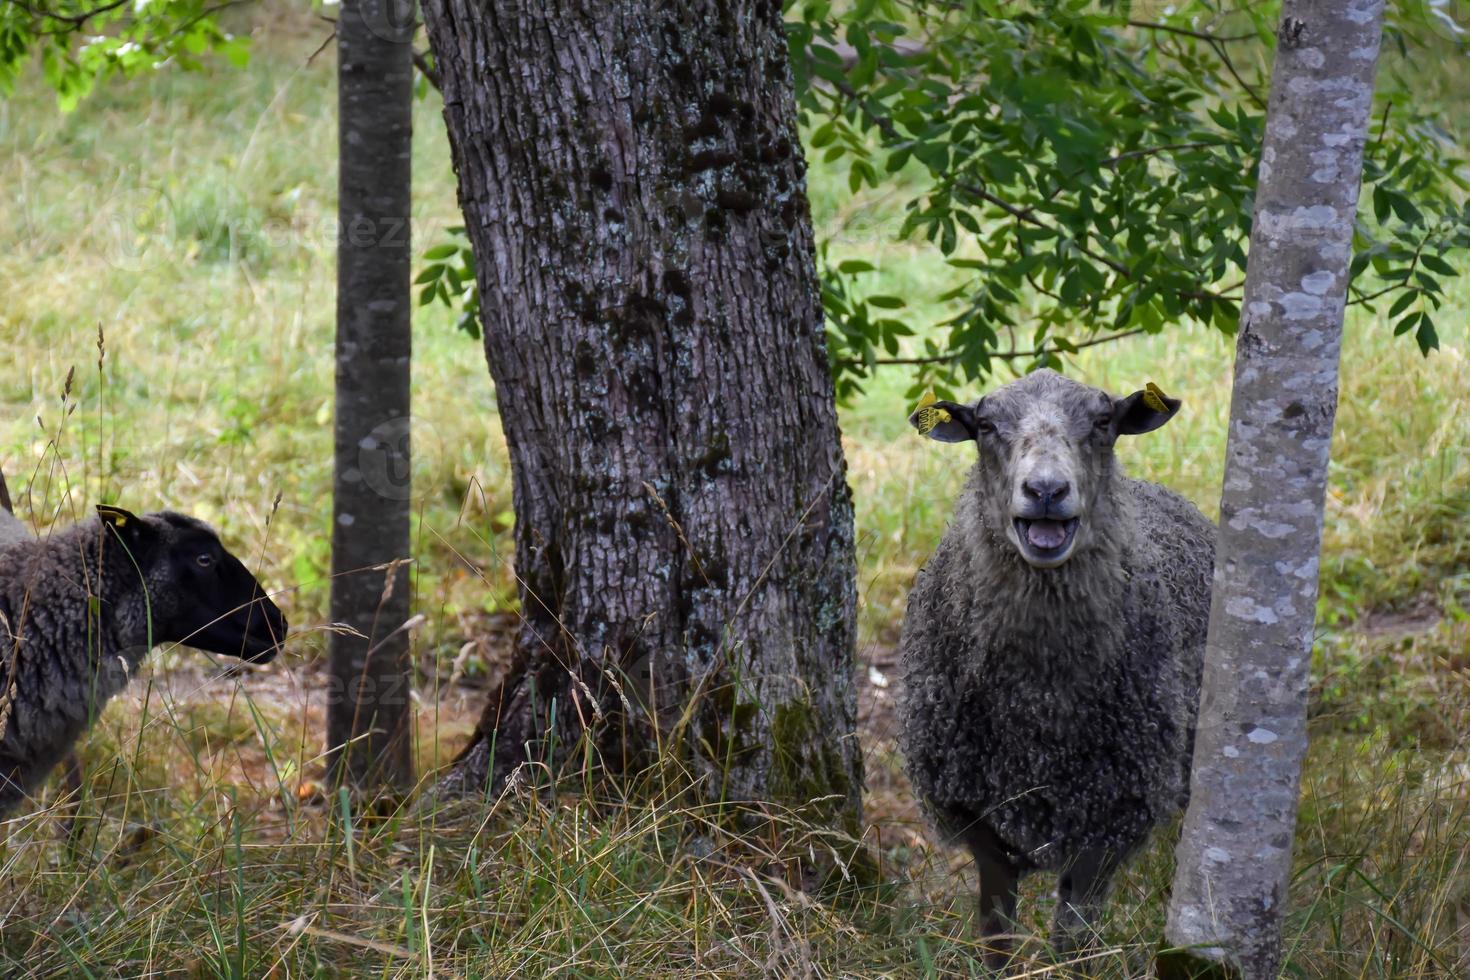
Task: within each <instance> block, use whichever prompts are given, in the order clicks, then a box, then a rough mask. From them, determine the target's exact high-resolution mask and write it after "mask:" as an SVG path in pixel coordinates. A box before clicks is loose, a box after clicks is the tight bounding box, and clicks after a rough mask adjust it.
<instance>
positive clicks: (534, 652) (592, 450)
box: [425, 0, 861, 826]
mask: <svg viewBox="0 0 1470 980" xmlns="http://www.w3.org/2000/svg"><path fill="white" fill-rule="evenodd" d="M425 15H426V16H425V19H426V22H427V25H428V29H429V38H430V42H431V44H432V46H433V50H434V54H435V59H436V65H437V68H438V71H439V73H440V76H441V84H442V91H443V94H444V103H445V106H444V114H445V120H446V122H447V124H448V129H449V136H450V143H451V146H452V148H453V154H454V164H455V170H456V171H457V173H458V175H459V196H460V204H461V206H462V207H463V209H464V213H465V222H466V226H467V228H468V232H469V235H470V238H471V241H472V243H473V246H474V250H475V255H476V264H477V272H478V281H479V287H480V291H481V304H482V309H483V314H484V327H485V330H484V336H485V353H486V356H487V359H488V361H489V365H490V371H491V374H492V375H493V376H494V380H495V385H496V394H497V399H498V402H499V408H500V417H501V424H502V425H503V426H504V428H505V433H506V441H507V444H508V447H509V451H510V459H511V467H512V473H513V477H514V495H515V511H516V565H517V571H518V574H519V577H520V580H521V603H522V626H521V629H520V633H519V636H518V639H517V646H518V651H519V655H520V656H519V658H518V665H517V668H516V670H515V671H513V673H512V675H511V677H510V678H509V680H508V681H507V682H506V684H505V685H504V686H503V688H502V690H500V691H498V692H496V693H495V694H494V695H493V696H492V697H491V700H490V703H489V704H488V705H487V708H486V711H485V714H484V717H483V719H482V720H481V723H480V727H479V731H478V732H477V734H476V737H475V740H474V741H473V742H472V744H471V745H470V746H469V748H468V749H467V750H466V752H465V753H464V755H463V756H462V757H461V758H460V760H459V762H458V764H457V768H456V769H455V771H454V772H453V773H452V775H451V776H450V777H449V778H448V780H447V782H446V786H448V787H459V788H464V787H478V786H483V785H485V784H487V782H488V784H490V785H494V784H495V783H496V782H498V781H499V780H501V779H503V778H504V777H505V776H506V775H507V774H508V773H509V772H510V771H512V770H513V769H514V768H515V767H516V766H518V765H519V764H521V763H523V762H525V761H527V760H528V758H529V759H534V760H545V761H549V762H550V763H551V764H552V766H553V768H555V767H557V766H559V765H560V764H561V763H562V762H563V761H564V760H565V758H566V755H567V750H568V749H569V747H571V746H573V745H574V744H576V743H577V742H578V740H579V739H581V738H582V736H583V734H584V733H589V732H588V730H589V727H590V733H589V734H590V739H589V741H588V742H584V743H582V745H583V746H588V745H590V746H591V747H593V748H594V749H595V750H596V752H597V753H598V755H599V761H600V764H601V765H603V766H605V767H607V768H609V769H612V770H625V771H626V770H636V769H637V768H638V767H640V766H641V765H643V764H644V763H645V762H646V761H647V760H648V758H649V757H650V755H651V753H652V749H653V746H654V735H655V733H661V734H662V735H663V736H664V737H665V738H666V739H667V740H668V743H669V744H671V745H672V747H673V749H674V750H675V751H676V752H680V753H682V755H683V758H684V759H685V760H686V761H687V763H688V765H689V766H690V767H691V769H692V771H693V772H695V773H696V774H697V775H698V776H699V777H701V778H702V780H703V785H704V788H705V791H706V792H707V794H708V795H709V796H710V797H712V798H723V799H734V800H756V799H779V800H784V801H792V800H796V801H807V800H811V799H819V798H824V797H825V798H827V803H828V805H829V807H830V808H831V809H832V810H834V811H838V812H842V813H845V814H846V815H847V816H848V817H850V818H852V820H853V825H854V826H855V823H856V817H857V815H858V812H859V809H858V808H859V792H860V789H861V773H860V765H861V762H860V756H859V753H858V747H857V744H856V740H855V737H854V735H853V730H854V725H855V715H856V710H855V689H854V686H853V678H852V643H853V618H854V605H855V598H854V580H853V579H854V558H853V524H852V505H851V498H850V495H849V492H848V488H847V483H846V475H845V472H846V471H845V466H844V462H843V457H842V449H841V443H840V438H839V433H838V428H837V417H836V411H835V408H834V404H833V389H832V382H831V379H830V376H829V373H828V366H827V354H826V346H825V337H824V333H823V325H822V315H821V306H820V302H819V294H818V287H817V282H816V276H815V269H814V260H813V247H812V233H811V218H810V213H809V209H808V206H807V200H806V189H805V181H804V173H805V163H804V161H803V159H802V155H801V149H800V145H799V143H798V141H797V132H796V126H795V105H794V101H793V97H792V90H791V75H790V71H789V66H788V64H787V49H786V35H785V30H784V27H783V25H782V20H781V5H780V4H779V3H777V2H773V0H739V2H720V0H693V2H689V3H681V4H669V3H648V2H646V0H547V2H545V3H540V4H525V3H520V2H515V0H491V2H477V0H432V2H430V3H428V4H427V5H426V8H425ZM580 758H581V757H580V755H577V756H575V757H574V760H573V761H574V762H575V761H579V760H580Z"/></svg>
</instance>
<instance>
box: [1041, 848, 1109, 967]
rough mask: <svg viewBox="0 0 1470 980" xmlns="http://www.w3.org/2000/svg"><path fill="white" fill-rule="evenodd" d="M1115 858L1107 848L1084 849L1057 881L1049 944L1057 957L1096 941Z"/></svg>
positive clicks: (1063, 870)
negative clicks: (1098, 921)
mask: <svg viewBox="0 0 1470 980" xmlns="http://www.w3.org/2000/svg"><path fill="white" fill-rule="evenodd" d="M1118 864H1119V860H1118V856H1117V854H1116V852H1114V851H1113V850H1111V849H1108V848H1101V847H1089V848H1084V849H1083V850H1082V851H1081V852H1079V853H1078V854H1077V855H1076V856H1075V857H1073V858H1072V860H1070V861H1069V862H1067V864H1066V866H1065V867H1063V868H1062V873H1061V875H1060V876H1059V877H1058V879H1057V914H1056V918H1055V920H1054V921H1053V924H1052V934H1051V944H1052V948H1054V949H1055V950H1056V951H1057V952H1058V953H1060V954H1063V955H1065V954H1067V953H1070V952H1073V951H1074V950H1077V949H1082V948H1085V947H1086V946H1088V945H1089V944H1090V942H1091V941H1092V939H1093V938H1095V935H1096V934H1095V932H1094V929H1095V926H1096V922H1097V919H1098V914H1099V913H1100V912H1101V911H1102V904H1103V900H1104V899H1105V898H1106V897H1107V894H1108V885H1109V884H1110V883H1111V882H1112V880H1113V872H1115V871H1117V870H1118Z"/></svg>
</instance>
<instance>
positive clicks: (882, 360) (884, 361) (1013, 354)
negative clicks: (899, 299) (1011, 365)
mask: <svg viewBox="0 0 1470 980" xmlns="http://www.w3.org/2000/svg"><path fill="white" fill-rule="evenodd" d="M1143 332H1144V329H1143V328H1142V327H1134V328H1133V329H1131V330H1121V331H1119V332H1118V333H1110V334H1107V335H1106V336H1102V337H1093V338H1092V339H1091V340H1084V341H1082V343H1080V344H1072V345H1071V346H1073V347H1075V348H1076V349H1077V350H1082V349H1083V348H1085V347H1096V346H1098V345H1099V344H1110V343H1112V342H1113V341H1115V340H1122V339H1123V338H1124V337H1132V336H1134V335H1136V334H1141V333H1143ZM1058 352H1061V353H1064V354H1066V353H1071V352H1070V351H1066V350H1063V349H1062V348H1061V347H1048V346H1047V345H1046V342H1045V341H1043V342H1042V344H1041V346H1040V347H1037V348H1035V349H1034V350H1004V351H995V352H993V353H987V354H986V355H985V356H986V357H989V358H992V359H994V360H999V361H1011V360H1015V359H1017V358H1022V357H1040V356H1041V355H1043V354H1056V353H1058ZM963 356H964V355H963V353H961V352H958V351H956V352H953V353H949V354H936V355H935V356H933V357H879V358H875V359H874V360H872V361H859V360H853V359H851V358H844V359H843V360H840V361H838V362H837V363H838V364H840V365H842V366H843V367H852V366H856V365H859V364H873V365H889V364H946V363H948V362H950V361H957V360H959V359H960V358H961V357H963Z"/></svg>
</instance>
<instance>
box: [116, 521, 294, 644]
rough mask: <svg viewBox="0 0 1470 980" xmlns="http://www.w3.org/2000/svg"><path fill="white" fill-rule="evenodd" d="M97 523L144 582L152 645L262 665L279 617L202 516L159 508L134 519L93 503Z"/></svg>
mask: <svg viewBox="0 0 1470 980" xmlns="http://www.w3.org/2000/svg"><path fill="white" fill-rule="evenodd" d="M97 515H98V516H99V517H100V518H101V519H102V524H103V527H104V528H105V529H106V530H107V531H109V532H110V533H111V534H112V535H113V537H114V538H115V539H116V540H117V541H118V542H120V543H121V544H122V545H123V549H124V551H125V554H126V556H127V557H126V558H125V559H124V563H123V565H124V572H123V574H126V566H127V563H128V562H131V564H132V565H133V566H134V567H135V569H136V573H138V574H140V575H141V577H142V580H143V582H144V584H145V586H146V597H147V607H146V612H145V615H146V616H147V617H148V622H149V623H150V624H151V629H150V638H151V640H152V643H153V644H158V643H182V644H185V645H186V646H191V647H194V648H195V649H198V650H205V651H208V652H209V653H218V654H223V655H225V656H230V657H239V658H240V659H241V660H248V661H250V662H251V663H262V664H263V663H269V662H270V661H271V660H273V659H274V658H275V656H276V652H277V651H278V649H279V648H280V645H281V643H282V642H283V641H284V640H285V639H286V617H285V616H283V615H281V610H280V609H278V608H276V604H275V603H274V602H272V601H271V600H270V597H269V596H267V595H266V594H265V590H264V589H262V588H261V587H260V583H259V582H257V581H256V580H255V576H253V575H251V574H250V571H249V570H248V569H247V568H246V567H245V566H244V564H243V563H241V561H240V559H238V558H236V557H235V556H234V555H232V554H230V552H229V551H228V550H227V549H226V548H225V546H224V545H223V544H221V543H220V539H219V536H218V535H217V534H215V533H214V530H213V529H211V528H210V527H209V525H208V524H205V523H204V522H203V521H200V520H196V519H195V518H192V517H187V516H185V515H183V514H176V513H173V512H172V511H163V512H161V513H158V514H148V515H146V516H144V517H137V516H135V515H133V514H130V513H128V512H127V511H125V510H123V509H121V508H119V507H108V506H99V507H98V508H97Z"/></svg>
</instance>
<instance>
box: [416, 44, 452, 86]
mask: <svg viewBox="0 0 1470 980" xmlns="http://www.w3.org/2000/svg"><path fill="white" fill-rule="evenodd" d="M413 66H414V67H415V68H417V69H418V70H419V74H420V75H423V76H424V78H425V79H426V80H427V81H428V83H429V84H430V85H432V86H434V91H436V92H440V93H442V92H443V91H444V89H443V88H442V87H441V86H440V85H439V71H438V69H436V68H435V67H434V66H433V65H431V64H429V59H428V56H427V55H425V54H424V52H422V51H415V52H414V53H413Z"/></svg>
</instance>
